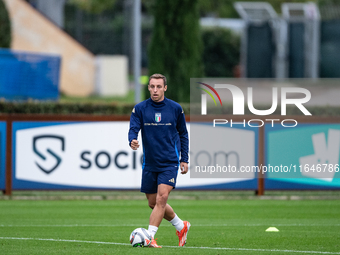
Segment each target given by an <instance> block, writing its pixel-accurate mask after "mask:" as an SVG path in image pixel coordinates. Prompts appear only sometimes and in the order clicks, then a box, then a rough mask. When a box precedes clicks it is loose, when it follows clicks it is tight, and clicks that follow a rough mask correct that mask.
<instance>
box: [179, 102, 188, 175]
mask: <svg viewBox="0 0 340 255" xmlns="http://www.w3.org/2000/svg"><path fill="white" fill-rule="evenodd" d="M176 128H177V131H178V133H179V138H180V141H181V159H180V169H181V173H182V174H186V173H187V172H188V163H189V156H188V155H189V136H188V130H187V126H186V122H185V115H184V111H183V110H182V108H181V109H180V113H179V116H178V119H177V126H176Z"/></svg>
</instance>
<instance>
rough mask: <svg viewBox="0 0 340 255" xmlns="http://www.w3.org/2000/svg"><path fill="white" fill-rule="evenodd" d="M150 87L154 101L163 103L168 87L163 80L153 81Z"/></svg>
mask: <svg viewBox="0 0 340 255" xmlns="http://www.w3.org/2000/svg"><path fill="white" fill-rule="evenodd" d="M148 87H149V91H150V96H151V99H152V100H153V101H155V102H161V101H163V100H164V92H165V91H166V89H167V86H166V85H165V86H164V81H163V79H151V80H150V82H149V86H148Z"/></svg>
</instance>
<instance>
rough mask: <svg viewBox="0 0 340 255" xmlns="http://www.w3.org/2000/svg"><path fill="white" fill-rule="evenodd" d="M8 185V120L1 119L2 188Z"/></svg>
mask: <svg viewBox="0 0 340 255" xmlns="http://www.w3.org/2000/svg"><path fill="white" fill-rule="evenodd" d="M5 187H6V122H5V121H0V190H4V189H5Z"/></svg>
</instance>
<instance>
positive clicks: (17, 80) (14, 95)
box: [0, 49, 61, 100]
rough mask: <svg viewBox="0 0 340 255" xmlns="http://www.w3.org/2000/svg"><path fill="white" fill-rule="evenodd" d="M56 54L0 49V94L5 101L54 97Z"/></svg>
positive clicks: (55, 95)
mask: <svg viewBox="0 0 340 255" xmlns="http://www.w3.org/2000/svg"><path fill="white" fill-rule="evenodd" d="M60 60H61V59H60V57H59V56H51V55H43V54H33V53H28V52H17V51H12V50H6V49H0V94H1V97H4V98H6V99H9V100H27V99H39V100H57V99H58V98H59V69H60Z"/></svg>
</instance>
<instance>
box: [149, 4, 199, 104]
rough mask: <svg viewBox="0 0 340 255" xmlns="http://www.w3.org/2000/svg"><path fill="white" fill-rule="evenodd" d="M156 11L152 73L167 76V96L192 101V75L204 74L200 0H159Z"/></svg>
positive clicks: (150, 65)
mask: <svg viewBox="0 0 340 255" xmlns="http://www.w3.org/2000/svg"><path fill="white" fill-rule="evenodd" d="M153 12H154V29H153V35H152V39H151V43H150V47H149V53H148V56H149V73H150V75H151V74H154V73H161V74H163V75H165V76H166V77H167V81H168V90H167V97H169V98H171V99H172V100H175V101H179V102H189V101H190V78H197V77H202V76H203V62H202V38H201V34H200V27H199V12H198V0H171V1H164V0H158V1H156V2H155V5H154V8H153ZM146 95H147V96H148V95H149V92H146Z"/></svg>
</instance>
